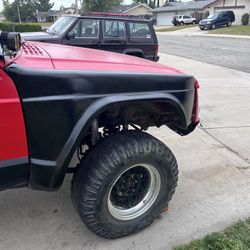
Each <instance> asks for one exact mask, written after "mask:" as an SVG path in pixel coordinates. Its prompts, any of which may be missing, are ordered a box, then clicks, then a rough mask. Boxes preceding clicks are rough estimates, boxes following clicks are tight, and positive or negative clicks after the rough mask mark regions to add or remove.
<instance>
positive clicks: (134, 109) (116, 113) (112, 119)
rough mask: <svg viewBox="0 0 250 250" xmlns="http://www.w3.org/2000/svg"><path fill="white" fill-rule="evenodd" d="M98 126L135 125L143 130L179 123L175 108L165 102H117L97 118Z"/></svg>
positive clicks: (179, 119)
mask: <svg viewBox="0 0 250 250" xmlns="http://www.w3.org/2000/svg"><path fill="white" fill-rule="evenodd" d="M97 120H98V124H99V127H110V126H111V127H113V126H118V125H132V124H133V125H137V126H139V127H140V128H141V129H143V130H147V129H148V127H152V126H157V127H160V126H161V125H163V124H166V125H168V124H171V123H181V117H180V115H179V113H178V112H177V110H176V108H175V107H174V106H173V105H172V104H170V103H166V102H153V103H148V102H144V103H132V104H118V105H114V106H113V107H112V108H109V109H107V110H106V111H104V112H103V113H102V114H101V115H100V116H98V118H97Z"/></svg>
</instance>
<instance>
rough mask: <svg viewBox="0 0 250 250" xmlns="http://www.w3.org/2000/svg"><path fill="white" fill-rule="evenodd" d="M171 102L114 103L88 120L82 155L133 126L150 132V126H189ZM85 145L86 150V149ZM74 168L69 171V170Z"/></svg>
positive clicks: (80, 149)
mask: <svg viewBox="0 0 250 250" xmlns="http://www.w3.org/2000/svg"><path fill="white" fill-rule="evenodd" d="M182 112H183V111H181V110H180V109H179V108H178V107H176V106H175V105H174V104H173V103H170V102H162V101H158V102H140V103H129V104H124V103H123V104H122V103H119V104H114V105H112V106H109V108H107V109H106V110H104V111H103V112H102V113H100V114H99V115H98V116H96V117H94V118H93V119H92V120H91V121H89V122H88V124H89V125H90V126H89V128H88V129H87V131H88V132H87V131H86V132H87V133H85V134H84V135H83V137H82V138H81V139H80V140H79V143H80V144H78V145H76V146H77V155H78V158H79V159H80V158H82V157H83V156H84V155H85V149H86V148H85V147H86V146H87V148H91V147H92V146H93V145H95V144H96V143H97V141H98V140H99V139H101V138H102V137H105V136H108V135H110V134H113V133H116V132H118V131H122V130H127V129H128V128H129V126H132V127H134V128H135V129H139V130H144V131H146V130H147V129H148V128H149V127H160V126H162V125H167V126H168V127H169V128H171V129H173V130H175V128H176V127H185V126H186V124H185V117H184V116H185V115H184V113H182ZM84 148H85V149H84ZM69 171H70V170H68V172H69Z"/></svg>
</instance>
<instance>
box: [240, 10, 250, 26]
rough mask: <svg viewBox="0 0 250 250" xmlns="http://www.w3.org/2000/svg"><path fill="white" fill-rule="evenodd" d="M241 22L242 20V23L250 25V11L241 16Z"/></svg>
mask: <svg viewBox="0 0 250 250" xmlns="http://www.w3.org/2000/svg"><path fill="white" fill-rule="evenodd" d="M241 22H242V25H248V23H249V14H248V13H245V14H244V15H243V16H242V17H241Z"/></svg>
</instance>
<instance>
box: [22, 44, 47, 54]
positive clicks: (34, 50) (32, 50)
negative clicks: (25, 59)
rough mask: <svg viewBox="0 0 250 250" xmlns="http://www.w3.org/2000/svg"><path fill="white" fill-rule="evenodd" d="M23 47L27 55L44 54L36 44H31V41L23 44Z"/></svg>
mask: <svg viewBox="0 0 250 250" xmlns="http://www.w3.org/2000/svg"><path fill="white" fill-rule="evenodd" d="M22 48H23V52H24V53H25V54H26V55H32V56H38V55H40V56H42V55H43V51H42V50H41V49H40V48H39V47H38V46H36V45H35V44H30V43H27V42H25V43H23V44H22Z"/></svg>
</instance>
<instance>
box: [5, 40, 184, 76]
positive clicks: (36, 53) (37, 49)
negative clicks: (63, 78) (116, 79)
mask: <svg viewBox="0 0 250 250" xmlns="http://www.w3.org/2000/svg"><path fill="white" fill-rule="evenodd" d="M12 62H13V63H16V64H20V65H22V66H23V67H29V68H40V69H51V68H54V69H58V70H60V69H62V70H84V71H98V72H100V71H109V72H137V73H162V74H180V73H181V72H180V71H178V70H176V69H173V68H170V67H166V66H163V65H160V64H158V63H155V62H151V61H148V60H144V59H140V58H137V57H132V56H127V55H122V54H118V53H111V52H105V51H100V50H92V49H85V48H78V47H72V46H62V45H56V44H46V43H38V42H32V43H31V42H25V43H24V44H23V46H22V50H21V51H20V52H19V55H18V56H17V57H16V58H15V59H14V60H12V61H9V62H8V64H10V63H12Z"/></svg>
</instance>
